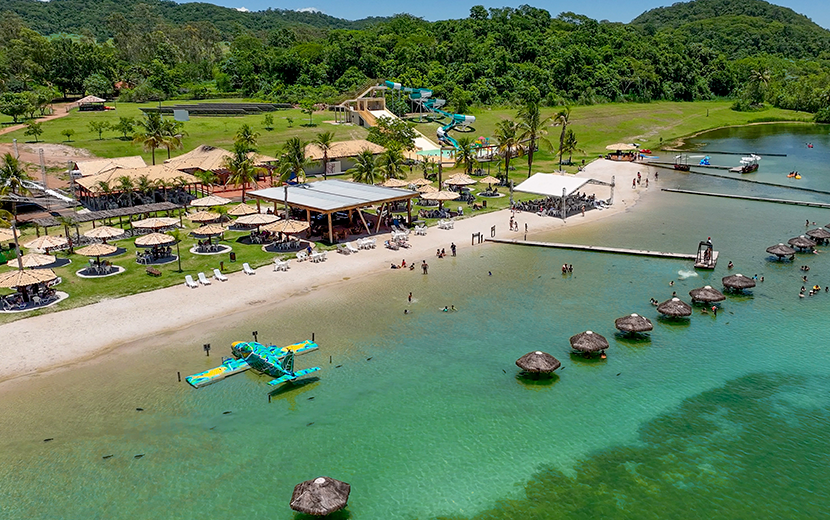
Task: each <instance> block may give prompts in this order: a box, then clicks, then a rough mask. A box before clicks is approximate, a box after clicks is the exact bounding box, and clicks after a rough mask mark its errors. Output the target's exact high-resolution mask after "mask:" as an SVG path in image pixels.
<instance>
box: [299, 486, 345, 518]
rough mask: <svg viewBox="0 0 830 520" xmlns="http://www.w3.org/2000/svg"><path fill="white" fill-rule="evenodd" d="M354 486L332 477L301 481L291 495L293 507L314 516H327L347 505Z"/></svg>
mask: <svg viewBox="0 0 830 520" xmlns="http://www.w3.org/2000/svg"><path fill="white" fill-rule="evenodd" d="M351 490H352V487H351V486H350V485H348V484H346V483H345V482H341V481H339V480H335V479H333V478H331V477H317V478H316V479H314V480H306V481H305V482H300V483H299V484H297V485H296V486H295V487H294V494H293V495H291V509H293V510H294V511H299V512H301V513H306V514H309V515H314V516H325V515H328V514H331V513H334V512H335V511H339V510H340V509H343V508H344V507H346V504H347V503H348V501H349V493H350V492H351Z"/></svg>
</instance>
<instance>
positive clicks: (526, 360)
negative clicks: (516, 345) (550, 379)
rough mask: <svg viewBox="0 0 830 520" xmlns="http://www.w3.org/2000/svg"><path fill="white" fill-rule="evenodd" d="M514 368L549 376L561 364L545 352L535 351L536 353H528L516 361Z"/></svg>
mask: <svg viewBox="0 0 830 520" xmlns="http://www.w3.org/2000/svg"><path fill="white" fill-rule="evenodd" d="M516 366H517V367H519V368H521V369H522V370H524V371H525V372H531V373H533V374H550V373H552V372H553V371H554V370H556V369H557V368H559V367H561V366H562V363H560V362H559V360H558V359H556V358H555V357H553V356H551V355H550V354H548V353H547V352H542V351H541V350H537V351H536V352H528V353H527V354H525V355H524V356H522V357H520V358H519V359H517V360H516Z"/></svg>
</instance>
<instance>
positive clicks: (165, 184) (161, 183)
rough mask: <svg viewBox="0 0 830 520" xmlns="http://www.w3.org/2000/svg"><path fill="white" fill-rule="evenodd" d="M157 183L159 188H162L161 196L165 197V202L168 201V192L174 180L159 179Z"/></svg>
mask: <svg viewBox="0 0 830 520" xmlns="http://www.w3.org/2000/svg"><path fill="white" fill-rule="evenodd" d="M155 185H156V189H157V190H161V198H162V199H164V202H167V192H168V190H169V189H170V188H173V182H172V181H168V180H165V179H158V180H157V181H156V182H155Z"/></svg>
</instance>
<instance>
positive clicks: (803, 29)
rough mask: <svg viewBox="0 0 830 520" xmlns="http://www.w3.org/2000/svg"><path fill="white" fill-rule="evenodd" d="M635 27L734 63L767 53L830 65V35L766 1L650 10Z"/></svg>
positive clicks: (706, 0) (714, 1)
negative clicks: (718, 54)
mask: <svg viewBox="0 0 830 520" xmlns="http://www.w3.org/2000/svg"><path fill="white" fill-rule="evenodd" d="M631 23H632V25H635V26H638V27H641V28H643V29H644V30H645V31H646V32H648V33H652V34H653V33H655V32H657V31H662V32H671V33H672V34H673V35H674V36H675V37H678V38H681V39H683V40H684V41H686V42H688V43H693V42H694V43H698V44H701V45H704V46H706V47H709V48H712V49H715V50H717V51H720V52H724V53H726V54H727V55H729V56H730V57H731V58H742V57H746V56H752V55H755V54H760V53H767V54H774V55H779V56H785V57H790V58H807V57H813V58H815V57H822V58H824V59H830V31H828V30H827V29H824V28H823V27H821V26H819V25H817V24H815V23H813V22H812V21H811V20H810V19H809V18H807V17H806V16H804V15H802V14H798V13H796V12H795V11H793V10H792V9H788V8H786V7H781V6H777V5H773V4H770V3H768V2H764V1H762V0H693V1H691V2H686V3H676V4H673V5H671V6H669V7H658V8H657V9H652V10H650V11H647V12H645V13H643V14H641V15H640V16H638V17H637V18H635V19H634V20H633V21H632V22H631Z"/></svg>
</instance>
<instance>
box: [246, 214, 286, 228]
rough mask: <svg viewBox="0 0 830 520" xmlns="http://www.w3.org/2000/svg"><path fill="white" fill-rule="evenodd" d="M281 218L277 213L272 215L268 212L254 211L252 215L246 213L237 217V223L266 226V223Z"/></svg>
mask: <svg viewBox="0 0 830 520" xmlns="http://www.w3.org/2000/svg"><path fill="white" fill-rule="evenodd" d="M279 219H280V218H279V217H278V216H276V215H270V214H268V213H253V214H251V215H245V216H242V217H239V218H238V219H236V223H237V224H244V225H246V226H256V227H259V226H264V225H265V224H271V223H274V222H276V221H278V220H279Z"/></svg>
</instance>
